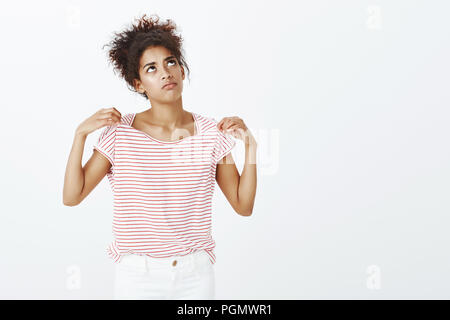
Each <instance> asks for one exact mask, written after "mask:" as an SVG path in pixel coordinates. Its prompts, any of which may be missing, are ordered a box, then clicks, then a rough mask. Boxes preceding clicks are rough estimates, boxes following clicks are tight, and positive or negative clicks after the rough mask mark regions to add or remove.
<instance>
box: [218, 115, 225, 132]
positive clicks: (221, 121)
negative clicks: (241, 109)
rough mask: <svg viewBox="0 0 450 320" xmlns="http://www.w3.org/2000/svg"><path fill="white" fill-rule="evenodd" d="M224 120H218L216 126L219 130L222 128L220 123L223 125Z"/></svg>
mask: <svg viewBox="0 0 450 320" xmlns="http://www.w3.org/2000/svg"><path fill="white" fill-rule="evenodd" d="M224 120H225V118H222V120H220V121H219V123H218V124H217V128H218V129H219V130H222V125H223V122H224Z"/></svg>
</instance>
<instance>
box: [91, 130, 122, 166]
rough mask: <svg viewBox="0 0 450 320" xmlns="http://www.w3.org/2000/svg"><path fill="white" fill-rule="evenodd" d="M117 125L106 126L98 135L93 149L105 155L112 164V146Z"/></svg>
mask: <svg viewBox="0 0 450 320" xmlns="http://www.w3.org/2000/svg"><path fill="white" fill-rule="evenodd" d="M116 129H117V125H112V126H107V127H106V128H104V129H103V131H102V132H101V133H100V136H99V137H98V140H97V143H96V144H95V145H94V146H93V149H95V150H97V151H98V152H100V153H101V154H102V155H103V156H105V157H106V158H107V159H108V160H109V162H111V165H112V166H114V146H115V142H116Z"/></svg>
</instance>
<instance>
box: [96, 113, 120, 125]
mask: <svg viewBox="0 0 450 320" xmlns="http://www.w3.org/2000/svg"><path fill="white" fill-rule="evenodd" d="M99 119H100V120H104V121H106V122H108V123H113V122H120V118H119V116H117V115H116V114H102V115H100V117H99Z"/></svg>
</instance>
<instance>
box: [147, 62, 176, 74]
mask: <svg viewBox="0 0 450 320" xmlns="http://www.w3.org/2000/svg"><path fill="white" fill-rule="evenodd" d="M171 62H173V63H174V64H177V62H176V61H175V60H169V62H168V63H171ZM151 68H155V67H154V66H150V67H149V68H148V69H147V72H148V71H149V70H150V69H151Z"/></svg>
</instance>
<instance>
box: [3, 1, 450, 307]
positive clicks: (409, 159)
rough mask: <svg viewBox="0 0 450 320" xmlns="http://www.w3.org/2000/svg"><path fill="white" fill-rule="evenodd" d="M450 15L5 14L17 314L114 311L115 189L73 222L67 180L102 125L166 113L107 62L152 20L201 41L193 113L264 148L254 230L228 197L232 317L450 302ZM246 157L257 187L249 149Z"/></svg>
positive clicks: (292, 10)
mask: <svg viewBox="0 0 450 320" xmlns="http://www.w3.org/2000/svg"><path fill="white" fill-rule="evenodd" d="M448 12H450V5H449V3H448V2H447V1H424V0H423V1H387V0H384V1H381V0H373V1H332V0H327V1H325V0H315V1H275V2H273V1H231V0H227V1H150V2H149V1H129V2H127V3H126V4H125V3H112V2H110V1H95V2H94V1H39V2H34V1H14V2H2V3H1V4H0V24H1V25H0V30H1V38H0V41H1V49H2V50H1V59H0V64H1V88H2V95H1V121H0V123H1V125H0V135H1V136H0V137H1V140H0V143H1V145H0V150H1V157H0V170H1V178H0V194H1V207H0V211H1V223H0V249H1V257H0V261H1V263H0V298H2V299H111V298H112V293H113V272H114V262H113V261H112V260H111V259H109V258H108V257H107V255H106V252H105V249H106V247H107V245H108V244H109V242H110V241H111V239H112V238H111V237H112V225H111V223H112V208H113V207H112V191H111V188H110V185H109V183H108V181H107V179H106V177H105V178H104V179H103V180H102V182H101V183H100V184H99V185H98V186H97V187H96V188H95V189H94V190H93V191H92V193H91V194H90V195H89V196H88V197H87V198H86V199H85V200H84V202H83V203H81V204H80V205H79V206H76V207H67V206H64V205H63V203H62V190H63V183H64V173H65V168H66V164H67V159H68V156H69V153H70V150H71V147H72V142H73V137H74V132H75V129H76V127H77V126H78V124H79V123H81V122H82V121H83V120H84V119H86V118H87V117H89V116H91V115H92V114H93V113H94V112H96V111H97V110H98V109H100V108H109V107H113V106H114V107H116V108H117V109H118V110H119V111H120V112H121V113H122V114H125V113H128V112H140V111H143V110H145V109H147V108H149V107H150V106H149V102H148V101H147V100H145V99H143V98H142V97H141V96H139V95H138V94H136V93H133V92H131V91H130V90H128V89H127V87H126V84H125V81H124V80H122V79H121V78H119V77H118V75H115V74H114V73H113V69H112V66H111V65H109V64H108V62H107V56H106V53H107V48H106V47H105V48H103V49H102V46H103V45H104V44H106V43H108V42H109V40H110V39H111V37H112V35H113V32H118V31H121V30H122V29H123V28H124V27H126V26H129V25H130V24H131V23H132V22H133V19H135V18H138V17H140V16H141V15H142V14H143V13H147V14H157V15H159V16H160V18H161V19H172V20H173V21H174V22H175V23H176V24H177V26H178V28H179V32H180V34H181V35H182V37H183V38H184V51H185V54H186V59H187V62H188V64H189V67H190V69H191V74H190V79H191V81H190V82H189V80H188V79H187V78H186V80H185V82H184V91H183V105H184V109H186V110H188V111H193V112H196V113H199V114H203V115H206V116H209V117H214V118H216V119H217V120H218V121H219V120H221V119H222V117H226V116H239V117H241V118H242V119H243V120H244V122H245V123H246V124H247V126H248V127H249V128H250V130H251V131H252V133H253V135H254V136H255V137H256V138H257V140H258V165H257V168H258V189H257V196H256V202H255V207H254V211H253V215H252V216H250V217H242V216H239V215H238V214H236V213H235V212H234V211H233V209H232V207H231V206H230V205H229V204H228V202H227V200H226V199H225V197H224V196H223V194H222V192H221V190H220V188H219V187H218V185H217V184H216V190H215V195H214V203H213V237H214V239H215V241H216V244H217V246H216V250H215V253H216V256H217V262H216V264H215V272H216V298H217V299H418V298H421V299H428V298H429V299H432V298H433V299H436V298H438V299H441V298H443V299H449V298H450V295H449V292H450V277H449V270H450V259H449V256H448V252H449V250H448V244H449V240H450V236H449V234H448V229H449V224H450V218H449V209H450V201H449V197H448V194H449V192H450V182H449V181H450V166H449V160H450V152H449V147H448V146H449V143H448V141H449V137H450V127H449V126H448V123H449V120H450V119H449V117H450V111H449V103H450V90H449V88H448V87H449V83H450V62H449V58H448V57H449V56H450V42H449V41H448V40H449V38H450V22H449V21H450V20H449V19H448ZM99 133H100V130H98V131H96V132H94V133H92V134H91V135H90V136H88V139H87V140H86V145H85V151H84V156H83V165H84V164H85V162H86V161H87V160H88V159H89V158H90V156H91V155H92V146H93V144H94V143H95V141H96V140H97V138H98V136H99ZM232 154H233V156H234V158H235V160H236V162H237V166H238V169H239V171H240V172H241V171H242V168H243V159H244V158H243V156H244V147H243V143H242V142H241V141H237V146H236V148H235V149H234V150H233V152H232Z"/></svg>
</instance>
